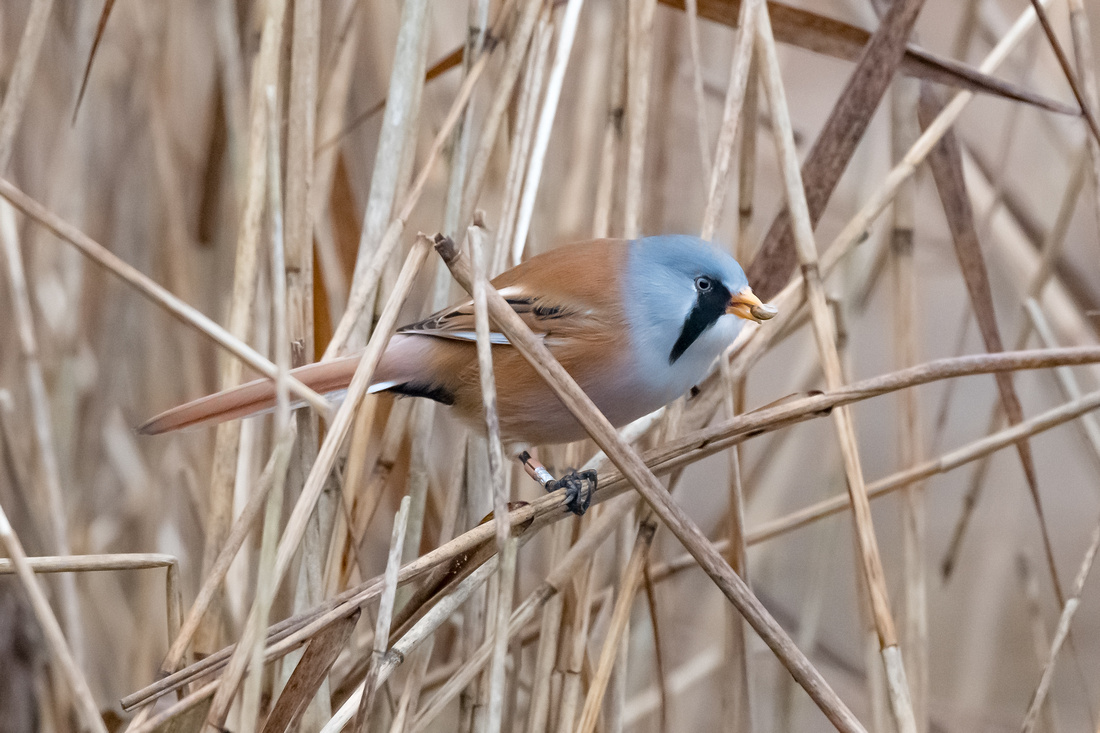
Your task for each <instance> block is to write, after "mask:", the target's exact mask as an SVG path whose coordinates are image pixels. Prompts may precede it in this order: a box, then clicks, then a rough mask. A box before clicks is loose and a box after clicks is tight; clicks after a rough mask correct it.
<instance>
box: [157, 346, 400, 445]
mask: <svg viewBox="0 0 1100 733" xmlns="http://www.w3.org/2000/svg"><path fill="white" fill-rule="evenodd" d="M359 356H360V355H359V354H353V355H351V356H345V357H341V358H339V359H332V360H330V361H322V362H317V363H316V364H306V365H305V366H301V367H298V368H297V369H292V370H291V372H290V373H291V374H292V375H294V376H295V377H296V378H297V379H298V380H300V381H301V382H302V383H303V384H305V385H306V386H307V387H309V388H310V389H312V390H314V391H315V392H320V393H321V394H330V393H333V392H340V391H342V390H344V389H346V388H347V386H348V384H350V383H351V378H352V376H353V375H354V374H355V367H356V366H358V364H359ZM389 386H392V385H389ZM376 387H377V389H373V388H372V391H378V390H381V389H386V388H387V385H384V384H377V385H376ZM274 406H275V382H273V381H272V380H270V379H267V378H263V379H257V380H254V381H252V382H248V383H247V384H242V385H241V386H239V387H233V388H232V389H227V390H224V391H222V392H218V393H217V394H212V395H207V396H206V397H200V398H199V399H197V400H194V401H192V402H188V403H187V404H184V405H180V406H179V407H173V408H172V409H171V410H167V411H166V412H162V413H161V414H159V415H157V416H156V417H154V418H152V419H151V420H149V421H148V422H146V423H145V424H144V425H142V426H141V427H139V428H138V432H139V433H142V434H144V435H158V434H160V433H167V432H170V431H172V430H181V429H183V428H189V427H192V426H195V425H201V424H203V423H207V422H224V421H226V420H233V419H235V418H238V417H248V416H249V415H255V414H258V413H261V412H264V411H266V410H269V409H271V408H272V407H274Z"/></svg>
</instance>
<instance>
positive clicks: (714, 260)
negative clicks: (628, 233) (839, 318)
mask: <svg viewBox="0 0 1100 733" xmlns="http://www.w3.org/2000/svg"><path fill="white" fill-rule="evenodd" d="M630 257H631V262H630V273H629V275H630V276H629V278H628V282H629V283H630V284H629V285H628V289H629V290H630V291H632V292H629V293H628V294H627V302H628V303H630V304H631V308H632V310H633V311H634V313H633V317H632V320H633V321H634V322H635V324H636V326H638V327H640V329H641V331H642V333H643V334H644V336H645V337H646V338H647V341H648V345H651V346H652V347H653V348H660V349H662V351H663V353H664V356H665V358H666V359H667V361H668V363H669V364H675V363H676V362H677V361H679V360H680V359H681V357H683V356H684V354H685V353H688V351H689V349H691V347H692V346H694V345H696V344H699V346H696V349H694V350H693V351H694V352H696V353H697V354H698V356H699V357H700V358H702V359H705V360H706V361H707V363H708V364H709V361H710V360H711V359H713V357H714V356H717V353H718V352H719V351H720V350H721V349H722V348H725V346H726V345H728V344H729V343H730V342H731V341H732V340H733V338H734V337H735V336H736V335H737V332H738V331H740V325H739V324H740V323H741V322H742V321H741V319H743V320H749V321H764V320H767V319H769V318H772V317H773V316H775V314H776V309H775V308H774V307H772V306H769V305H765V304H764V303H762V302H761V301H760V299H759V298H758V297H756V295H755V294H754V293H753V292H752V288H750V287H749V282H748V280H747V279H746V277H745V271H744V270H743V269H741V265H739V264H738V263H737V260H735V259H734V258H733V257H731V256H730V255H729V254H727V253H726V252H723V251H722V250H720V249H718V248H717V247H715V246H713V245H711V244H709V243H708V242H705V241H704V240H702V239H699V238H698V237H692V236H687V235H664V236H655V237H646V238H644V239H639V240H637V241H636V242H634V244H633V246H632V247H631V255H630ZM731 317H732V318H731ZM715 326H719V327H718V328H717V329H715ZM704 351H705V352H706V353H702V352H704Z"/></svg>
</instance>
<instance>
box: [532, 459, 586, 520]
mask: <svg viewBox="0 0 1100 733" xmlns="http://www.w3.org/2000/svg"><path fill="white" fill-rule="evenodd" d="M544 485H545V486H546V490H547V491H557V490H558V489H565V506H566V508H567V509H569V511H571V512H573V513H574V514H576V515H577V516H578V517H579V516H580V515H582V514H584V513H585V512H586V511H588V507H589V506H590V505H591V504H592V494H593V493H594V492H595V491H596V472H595V471H594V470H588V471H580V472H577V471H576V470H572V471H570V472H569V473H567V474H565V475H564V476H562V477H561V478H559V479H556V480H554V481H547V482H546V483H545V484H544Z"/></svg>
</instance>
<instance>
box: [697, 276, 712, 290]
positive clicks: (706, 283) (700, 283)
mask: <svg viewBox="0 0 1100 733" xmlns="http://www.w3.org/2000/svg"><path fill="white" fill-rule="evenodd" d="M713 287H714V283H713V282H711V280H710V278H709V277H697V278H695V289H696V290H698V291H699V292H700V293H706V292H708V291H710V289H711V288H713Z"/></svg>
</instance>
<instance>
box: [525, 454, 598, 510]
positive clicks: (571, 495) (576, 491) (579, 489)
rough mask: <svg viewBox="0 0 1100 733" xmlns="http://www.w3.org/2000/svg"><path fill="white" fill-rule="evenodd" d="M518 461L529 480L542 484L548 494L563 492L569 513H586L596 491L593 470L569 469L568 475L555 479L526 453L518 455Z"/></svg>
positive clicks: (595, 479)
mask: <svg viewBox="0 0 1100 733" xmlns="http://www.w3.org/2000/svg"><path fill="white" fill-rule="evenodd" d="M519 460H520V462H521V463H523V467H524V468H525V469H527V473H528V474H529V475H530V476H531V478H533V479H535V480H536V481H538V482H539V483H540V484H542V486H543V488H544V489H546V490H547V491H548V492H551V491H557V490H558V489H564V490H565V506H566V508H567V509H569V511H571V512H573V513H574V514H576V515H577V516H580V515H582V514H584V513H585V512H586V511H588V507H589V506H590V505H591V504H592V494H593V493H594V492H595V491H596V483H597V477H596V471H595V470H591V469H590V470H588V471H577V470H575V469H571V470H570V471H569V473H567V474H565V475H564V476H562V477H561V478H559V479H556V478H554V476H553V474H551V473H550V472H549V471H547V470H546V467H545V466H543V465H542V464H541V463H539V462H538V461H537V460H535V459H534V458H532V457H531V454H530V453H528V452H527V451H524V452H523V453H521V454H520V455H519Z"/></svg>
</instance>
